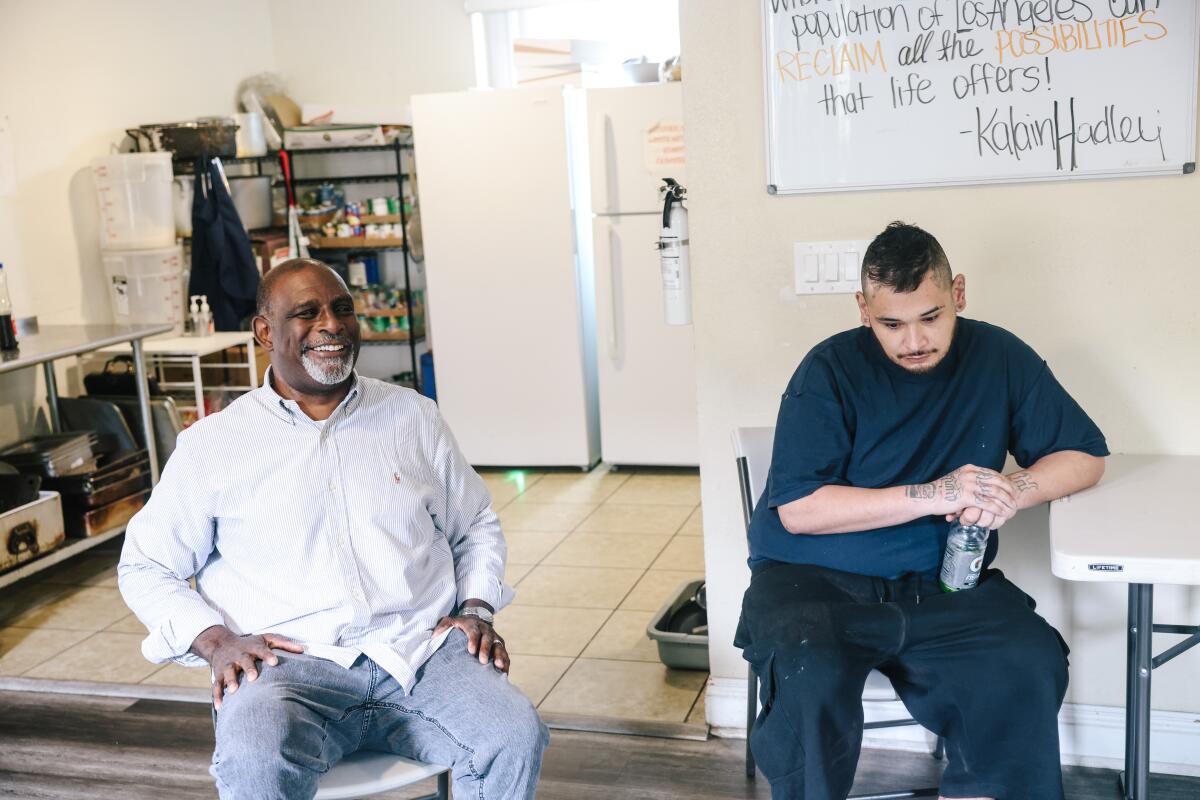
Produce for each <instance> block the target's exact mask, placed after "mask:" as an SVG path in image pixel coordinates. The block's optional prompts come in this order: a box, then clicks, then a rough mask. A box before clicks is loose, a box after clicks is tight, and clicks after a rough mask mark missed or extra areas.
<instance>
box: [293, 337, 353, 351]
mask: <svg viewBox="0 0 1200 800" xmlns="http://www.w3.org/2000/svg"><path fill="white" fill-rule="evenodd" d="M331 344H333V345H341V346H342V347H345V348H346V349H350V348H351V346H352V345H351V343H350V340H349V339H348V338H346V337H342V336H334V337H331V338H328V339H321V340H320V341H316V342H305V343H304V345H303V347H302V348H301V349H300V352H302V353H307V352H308V351H309V350H312V349H313V348H316V347H325V346H327V345H331Z"/></svg>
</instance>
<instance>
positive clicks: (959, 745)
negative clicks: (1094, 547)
mask: <svg viewBox="0 0 1200 800" xmlns="http://www.w3.org/2000/svg"><path fill="white" fill-rule="evenodd" d="M735 644H737V646H739V647H742V648H744V650H743V653H744V656H745V658H746V660H747V661H749V662H750V663H751V664H752V665H753V666H754V671H755V673H756V674H757V675H758V677H759V685H760V687H761V688H760V699H761V703H762V711H761V712H760V713H759V716H758V719H757V721H756V722H755V723H754V727H753V729H752V730H751V732H750V745H751V748H752V749H753V752H754V757H755V759H756V760H757V761H758V764H759V767H760V768H761V769H762V771H763V774H764V775H766V777H767V778H768V779H769V780H770V781H771V796H772V797H773V798H776V800H780V799H781V798H798V799H803V800H843V798H845V797H846V796H847V795H848V794H849V793H850V787H851V784H853V782H854V771H855V768H856V766H857V764H858V756H859V750H860V748H861V745H862V733H863V711H862V692H863V687H864V685H865V684H866V680H867V675H868V674H869V673H870V671H871V670H872V669H878V670H879V671H880V672H882V673H884V674H885V675H887V677H888V678H889V679H891V681H892V685H893V686H894V687H895V689H896V693H897V694H898V695H899V696H900V698H901V700H903V701H904V705H905V706H906V707H907V708H908V711H909V713H911V714H912V716H913V718H914V719H916V720H917V721H918V722H920V723H921V724H922V725H923V726H924V727H925V728H927V729H929V730H930V731H932V732H934V733H936V734H940V735H941V736H944V737H945V739H946V755H947V760H948V764H947V767H946V771H945V774H944V775H943V778H942V785H941V792H942V794H943V795H945V796H947V797H996V798H1004V800H1061V799H1062V797H1063V789H1062V773H1061V770H1060V768H1059V752H1058V709H1059V707H1060V706H1061V705H1062V700H1063V695H1064V694H1065V693H1066V690H1067V658H1066V656H1067V652H1068V651H1067V646H1066V644H1065V643H1064V642H1063V640H1062V637H1061V636H1059V635H1058V632H1057V631H1055V630H1054V628H1052V627H1050V625H1049V624H1048V623H1047V622H1046V621H1045V620H1044V619H1042V618H1041V617H1040V616H1038V615H1037V614H1036V613H1034V602H1033V599H1032V598H1030V597H1029V596H1028V595H1026V594H1025V593H1024V592H1022V591H1021V590H1020V589H1018V588H1017V587H1016V586H1015V585H1013V584H1012V583H1011V582H1009V581H1008V580H1007V579H1006V578H1005V577H1004V575H1003V573H1001V572H1000V571H999V570H987V571H986V572H985V573H984V575H983V576H982V579H981V581H980V583H979V585H978V586H976V587H975V588H973V589H968V590H966V591H961V592H955V593H943V592H941V591H940V589H939V588H938V586H937V584H936V582H935V581H932V580H929V579H926V578H922V577H921V576H917V575H911V576H903V577H901V578H898V579H894V580H888V579H883V578H872V577H867V576H862V575H853V574H850V573H846V572H839V571H837V570H831V569H825V568H822V567H813V566H806V565H798V564H781V563H778V562H766V563H763V564H759V565H757V566H756V568H755V569H754V576H753V578H752V580H751V583H750V588H749V589H748V590H747V591H746V595H745V599H744V601H743V604H742V620H741V623H740V625H739V626H738V637H737V641H736V642H735ZM898 788H904V787H898Z"/></svg>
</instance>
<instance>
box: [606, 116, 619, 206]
mask: <svg viewBox="0 0 1200 800" xmlns="http://www.w3.org/2000/svg"><path fill="white" fill-rule="evenodd" d="M616 154H617V135H616V133H615V132H614V131H613V121H612V117H611V116H609V115H608V114H605V115H604V213H606V214H612V213H613V212H614V211H615V210H616V209H615V204H614V203H613V186H614V184H616V182H617V167H616V164H615V163H613V162H614V161H615V160H616Z"/></svg>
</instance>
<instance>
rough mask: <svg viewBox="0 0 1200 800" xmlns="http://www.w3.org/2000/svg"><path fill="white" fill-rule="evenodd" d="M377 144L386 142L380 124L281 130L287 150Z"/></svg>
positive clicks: (304, 127) (319, 126) (314, 126)
mask: <svg viewBox="0 0 1200 800" xmlns="http://www.w3.org/2000/svg"><path fill="white" fill-rule="evenodd" d="M378 144H387V140H386V139H384V138H383V127H382V126H380V125H310V126H302V127H299V128H284V130H283V146H284V147H285V148H286V149H288V150H315V149H320V148H323V147H364V146H369V145H378Z"/></svg>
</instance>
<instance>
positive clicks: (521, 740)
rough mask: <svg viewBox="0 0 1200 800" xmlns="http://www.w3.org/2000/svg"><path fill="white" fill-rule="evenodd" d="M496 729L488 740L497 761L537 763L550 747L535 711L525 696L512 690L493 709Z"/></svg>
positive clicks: (543, 726) (548, 738) (548, 737)
mask: <svg viewBox="0 0 1200 800" xmlns="http://www.w3.org/2000/svg"><path fill="white" fill-rule="evenodd" d="M496 710H497V712H498V713H497V714H496V719H497V720H498V721H500V723H501V724H500V725H498V726H497V727H496V728H495V733H494V735H493V736H491V737H490V738H491V739H492V742H491V749H492V750H493V751H494V752H495V754H496V757H497V758H502V759H509V760H514V761H517V762H522V763H540V762H541V759H542V753H543V752H544V751H545V749H546V747H547V745H549V744H550V731H549V729H548V728H547V727H546V725H545V723H543V722H542V718H541V717H540V716H538V713H537V709H535V708H534V707H533V704H532V703H530V702H529V699H528V698H526V697H525V695H523V694H521V693H520V692H519V691H517V690H516V688H515V687H514V688H513V691H512V694H511V696H509V697H507V698H505V700H504V701H503V702H501V703H500V704H499V707H498V708H497V709H496Z"/></svg>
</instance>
